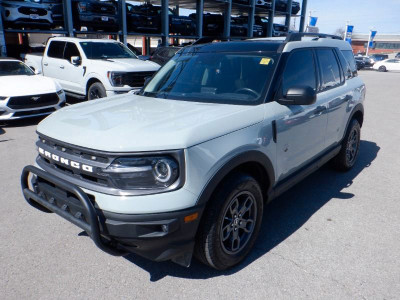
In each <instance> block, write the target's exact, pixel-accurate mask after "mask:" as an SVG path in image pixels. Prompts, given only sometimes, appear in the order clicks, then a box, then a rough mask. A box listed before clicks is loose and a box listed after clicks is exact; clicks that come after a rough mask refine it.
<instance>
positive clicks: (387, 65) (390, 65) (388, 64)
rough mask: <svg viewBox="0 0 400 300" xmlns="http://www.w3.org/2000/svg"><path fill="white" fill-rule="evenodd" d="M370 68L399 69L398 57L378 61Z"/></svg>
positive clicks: (399, 61) (399, 60) (384, 70)
mask: <svg viewBox="0 0 400 300" xmlns="http://www.w3.org/2000/svg"><path fill="white" fill-rule="evenodd" d="M372 68H373V69H375V70H378V71H380V72H386V71H400V59H397V58H394V59H385V60H382V61H378V62H376V63H375V64H374V66H373V67H372Z"/></svg>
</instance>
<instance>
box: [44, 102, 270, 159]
mask: <svg viewBox="0 0 400 300" xmlns="http://www.w3.org/2000/svg"><path fill="white" fill-rule="evenodd" d="M263 114H264V111H263V110H262V109H260V106H242V105H228V104H209V103H198V102H187V101H176V100H165V99H156V98H148V97H142V96H137V95H125V96H117V97H112V98H105V99H102V100H96V101H90V102H86V103H81V104H76V105H72V106H68V107H65V108H63V109H61V110H59V111H57V112H55V113H53V114H52V115H50V116H49V117H47V118H46V119H44V120H43V121H42V122H41V123H40V124H39V125H38V132H39V133H41V134H43V135H46V136H48V137H50V138H53V139H56V140H59V141H63V142H66V143H69V144H72V145H76V146H81V147H85V148H89V149H95V150H101V151H110V152H137V151H161V150H173V149H184V148H188V147H190V146H193V145H197V144H200V143H202V142H205V141H207V140H211V139H214V138H216V137H219V136H222V135H225V134H228V133H230V132H233V131H236V130H239V129H242V128H244V127H247V126H250V125H253V124H255V123H258V122H261V121H262V119H263Z"/></svg>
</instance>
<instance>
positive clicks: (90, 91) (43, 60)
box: [24, 37, 160, 100]
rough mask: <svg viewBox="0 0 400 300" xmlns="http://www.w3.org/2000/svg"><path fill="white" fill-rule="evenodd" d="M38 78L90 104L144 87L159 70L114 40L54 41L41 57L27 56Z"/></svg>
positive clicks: (152, 63)
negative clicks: (54, 82)
mask: <svg viewBox="0 0 400 300" xmlns="http://www.w3.org/2000/svg"><path fill="white" fill-rule="evenodd" d="M24 60H25V63H26V64H27V65H28V66H29V67H31V68H32V69H33V70H34V71H35V72H36V73H37V74H40V73H41V74H43V75H44V76H47V77H51V78H54V79H56V80H57V81H58V82H59V83H60V85H61V86H62V88H63V89H64V91H65V92H66V93H67V94H70V95H72V96H75V97H79V98H87V99H89V100H93V99H97V98H103V97H107V96H113V95H116V94H121V93H127V92H129V91H131V90H134V89H137V88H140V87H142V86H143V84H144V82H145V80H146V78H148V77H151V76H152V75H153V74H154V73H155V72H156V71H157V70H158V69H159V68H160V66H159V65H158V64H156V63H154V62H151V61H143V60H140V59H138V57H137V56H136V55H135V54H134V53H133V52H132V51H130V50H129V49H128V48H127V47H126V46H125V45H123V44H122V43H120V42H117V41H114V40H101V39H79V38H71V37H54V38H51V39H49V41H48V42H47V45H46V49H45V51H44V54H43V55H41V54H37V53H36V54H26V55H25V57H24Z"/></svg>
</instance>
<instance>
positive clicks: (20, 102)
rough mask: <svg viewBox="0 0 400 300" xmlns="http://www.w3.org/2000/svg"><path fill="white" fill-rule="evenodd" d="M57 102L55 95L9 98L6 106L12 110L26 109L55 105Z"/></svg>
mask: <svg viewBox="0 0 400 300" xmlns="http://www.w3.org/2000/svg"><path fill="white" fill-rule="evenodd" d="M58 101H59V98H58V95H57V93H50V94H43V95H30V96H18V97H11V98H10V100H9V101H8V104H7V106H8V107H9V108H12V109H27V108H36V107H43V106H49V105H55V104H57V103H58Z"/></svg>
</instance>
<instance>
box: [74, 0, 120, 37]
mask: <svg viewBox="0 0 400 300" xmlns="http://www.w3.org/2000/svg"><path fill="white" fill-rule="evenodd" d="M72 16H73V22H74V28H75V29H76V30H80V29H81V27H86V28H87V30H88V31H92V30H105V31H117V30H118V19H117V6H116V5H115V3H113V2H108V1H107V2H105V1H104V2H103V1H96V0H72Z"/></svg>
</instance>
